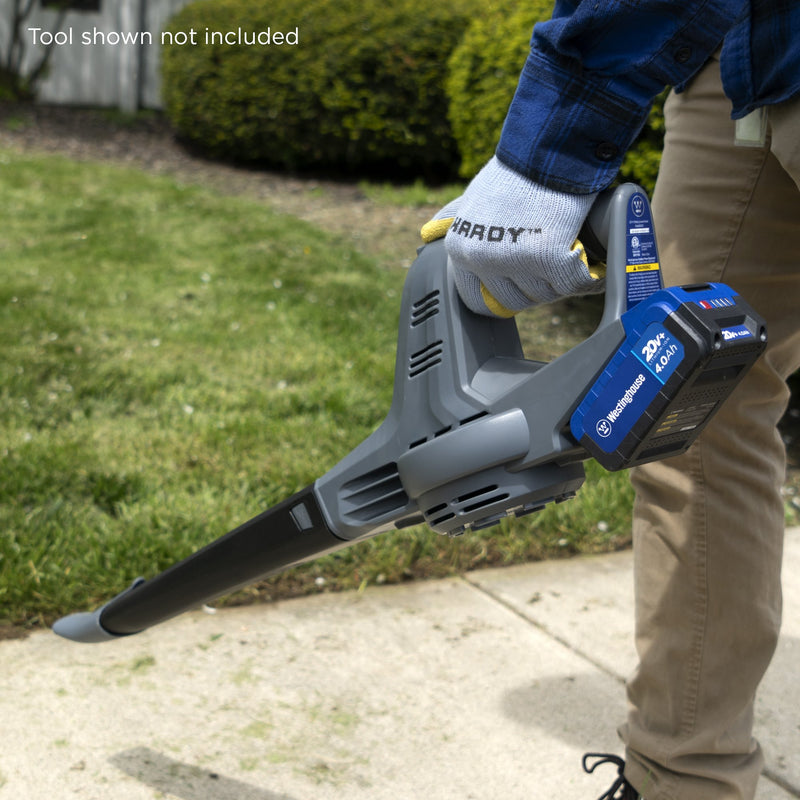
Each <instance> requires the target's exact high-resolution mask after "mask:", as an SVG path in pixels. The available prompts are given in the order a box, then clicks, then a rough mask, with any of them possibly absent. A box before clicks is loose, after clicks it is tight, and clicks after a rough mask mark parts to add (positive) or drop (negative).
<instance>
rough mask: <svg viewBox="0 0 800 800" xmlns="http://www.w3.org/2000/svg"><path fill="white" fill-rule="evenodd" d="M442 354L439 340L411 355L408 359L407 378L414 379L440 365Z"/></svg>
mask: <svg viewBox="0 0 800 800" xmlns="http://www.w3.org/2000/svg"><path fill="white" fill-rule="evenodd" d="M443 353H444V350H443V349H442V340H441V339H437V340H436V341H435V342H433V343H431V344H429V345H428V346H427V347H423V348H422V350H417V352H416V353H412V354H411V355H410V356H409V358H408V377H409V378H416V377H417V375H421V374H422V373H423V372H425V371H426V370H429V369H431V367H435V366H436V365H437V364H441V363H442V354H443Z"/></svg>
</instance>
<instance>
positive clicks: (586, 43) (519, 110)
mask: <svg viewBox="0 0 800 800" xmlns="http://www.w3.org/2000/svg"><path fill="white" fill-rule="evenodd" d="M748 5H749V4H748V2H747V0H694V2H691V1H689V0H627V1H626V2H621V0H557V2H556V5H555V9H554V11H553V16H552V19H550V20H549V21H547V22H543V23H539V24H538V25H536V26H535V28H534V30H533V36H532V39H531V51H530V54H529V56H528V58H527V60H526V62H525V65H524V67H523V70H522V74H521V75H520V79H519V83H518V85H517V90H516V93H515V95H514V99H513V100H512V102H511V106H510V107H509V110H508V114H507V116H506V120H505V123H504V126H503V131H502V134H501V137H500V142H499V144H498V148H497V157H498V158H499V159H500V160H501V161H502V162H503V163H504V164H506V165H507V166H509V167H511V168H512V169H514V170H516V171H517V172H519V173H521V174H523V175H526V176H527V177H529V178H531V179H532V180H534V181H536V182H537V183H540V184H543V185H545V186H548V187H549V188H551V189H557V190H559V191H564V192H573V193H588V192H595V191H598V190H600V189H603V188H605V187H606V186H608V185H609V184H610V183H611V182H612V181H613V180H614V178H615V176H616V174H617V172H618V171H619V167H620V164H621V162H622V158H623V157H624V155H625V153H626V151H627V150H628V148H629V147H630V146H631V144H632V143H633V140H634V139H635V138H636V136H637V134H638V133H639V131H640V130H641V128H642V126H643V125H644V123H645V121H646V119H647V114H648V111H649V109H650V106H651V105H652V102H653V98H654V97H655V96H656V95H657V94H659V93H660V92H661V91H662V90H663V89H664V87H665V86H675V87H677V88H681V86H682V85H683V84H685V82H686V81H687V80H688V79H689V78H691V76H692V75H694V73H695V72H697V70H699V69H700V67H701V66H702V65H703V64H704V63H705V61H706V60H707V59H708V57H709V56H710V55H711V54H712V53H713V52H714V50H715V49H716V48H717V47H718V46H719V44H720V43H721V41H722V39H723V38H724V36H725V34H726V32H727V31H728V30H729V29H730V28H731V27H732V25H733V24H734V23H735V22H736V21H737V19H739V18H740V17H741V16H742V15H743V14H744V13H746V10H747V7H748Z"/></svg>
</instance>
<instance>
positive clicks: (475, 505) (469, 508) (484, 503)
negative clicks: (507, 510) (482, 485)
mask: <svg viewBox="0 0 800 800" xmlns="http://www.w3.org/2000/svg"><path fill="white" fill-rule="evenodd" d="M508 498H509V494H508V492H503V493H502V494H493V495H492V496H491V497H484V498H483V500H480V501H479V502H477V503H472V504H471V505H468V506H464V508H462V509H461V513H462V514H469V513H471V512H472V511H477V510H478V509H479V508H486V506H490V505H492V503H499V502H500V501H501V500H508Z"/></svg>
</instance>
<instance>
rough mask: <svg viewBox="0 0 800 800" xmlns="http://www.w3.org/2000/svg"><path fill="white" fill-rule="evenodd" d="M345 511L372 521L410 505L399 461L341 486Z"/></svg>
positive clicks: (362, 519)
mask: <svg viewBox="0 0 800 800" xmlns="http://www.w3.org/2000/svg"><path fill="white" fill-rule="evenodd" d="M340 498H341V501H342V508H343V510H344V512H345V513H346V514H347V515H348V516H350V517H353V518H355V519H357V520H359V521H361V522H371V521H372V520H376V519H379V518H380V517H383V516H385V515H386V514H391V513H394V512H396V511H398V510H399V509H402V508H405V506H406V505H408V495H407V494H406V491H405V489H404V488H403V484H402V482H401V481H400V475H399V473H398V471H397V465H396V464H385V465H384V466H382V467H378V469H374V470H372V471H371V472H366V473H364V474H363V475H360V476H359V477H357V478H354V479H353V480H351V481H348V482H347V483H346V484H344V486H342V491H341V494H340Z"/></svg>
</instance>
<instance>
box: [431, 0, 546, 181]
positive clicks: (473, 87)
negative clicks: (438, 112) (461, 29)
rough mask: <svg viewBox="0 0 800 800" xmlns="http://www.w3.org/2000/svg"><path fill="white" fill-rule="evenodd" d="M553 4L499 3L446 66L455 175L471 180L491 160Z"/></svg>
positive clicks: (475, 24) (470, 31) (541, 0)
mask: <svg viewBox="0 0 800 800" xmlns="http://www.w3.org/2000/svg"><path fill="white" fill-rule="evenodd" d="M552 9H553V3H552V0H536V2H530V3H522V4H520V3H516V2H514V0H499V2H494V3H492V4H491V5H490V6H489V7H488V8H487V9H486V13H485V15H483V16H481V18H480V19H476V20H475V21H474V22H473V23H472V24H471V25H470V26H469V28H468V29H467V31H466V33H465V34H464V37H463V39H462V40H461V43H460V44H459V45H458V47H456V48H455V50H453V53H452V55H451V56H450V59H449V62H448V71H447V82H446V85H447V96H448V100H449V109H448V115H449V118H450V124H451V125H452V126H453V135H454V136H455V139H456V142H457V144H458V150H459V153H460V155H461V165H460V167H459V173H460V174H461V176H462V177H465V178H471V177H472V176H473V175H475V173H476V172H477V171H478V170H479V169H480V168H481V167H482V166H483V165H484V164H485V163H486V162H487V161H488V160H489V158H491V156H492V154H493V153H494V151H495V148H496V147H497V142H498V140H499V139H500V130H501V128H502V126H503V119H504V118H505V115H506V111H507V110H508V106H509V103H510V102H511V99H512V98H513V96H514V89H515V88H516V85H517V81H518V79H519V74H520V72H521V71H522V65H523V64H524V63H525V58H526V56H527V54H528V51H529V50H530V37H531V31H532V30H533V25H534V23H535V22H538V21H539V20H542V19H548V18H549V17H550V14H551V12H552Z"/></svg>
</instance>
